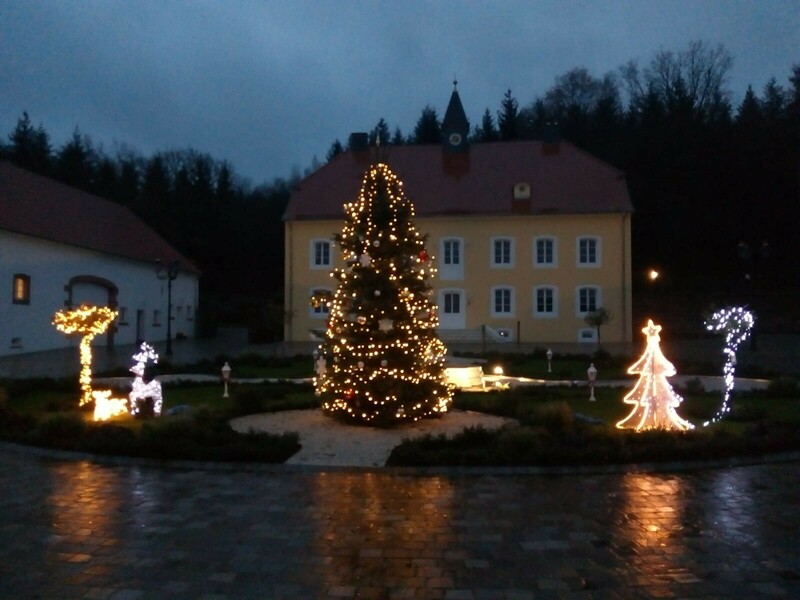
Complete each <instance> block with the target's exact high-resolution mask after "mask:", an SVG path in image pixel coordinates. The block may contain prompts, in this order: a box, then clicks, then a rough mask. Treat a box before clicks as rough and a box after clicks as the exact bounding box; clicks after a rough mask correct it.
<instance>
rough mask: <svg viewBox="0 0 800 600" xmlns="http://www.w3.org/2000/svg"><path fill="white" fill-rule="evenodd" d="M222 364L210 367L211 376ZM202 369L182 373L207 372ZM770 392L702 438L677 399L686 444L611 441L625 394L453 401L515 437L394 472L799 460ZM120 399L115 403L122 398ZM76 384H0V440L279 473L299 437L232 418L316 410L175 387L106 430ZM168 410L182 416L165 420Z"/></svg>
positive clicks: (302, 360)
mask: <svg viewBox="0 0 800 600" xmlns="http://www.w3.org/2000/svg"><path fill="white" fill-rule="evenodd" d="M486 358H487V361H486V363H485V364H486V367H485V370H486V371H489V370H490V369H491V368H492V367H493V366H494V365H496V364H501V365H502V366H503V368H504V371H505V373H506V374H507V375H510V376H525V377H531V378H536V379H553V380H556V379H558V380H568V381H572V380H581V381H582V380H585V369H586V366H587V364H588V360H587V358H586V357H559V358H558V360H557V361H556V360H554V361H553V362H554V364H553V370H552V373H548V372H547V362H546V359H543V357H538V356H537V355H528V356H524V355H512V356H505V357H499V356H497V357H493V356H489V357H486ZM218 362H219V361H215V362H214V364H217V363H218ZM626 364H627V360H622V359H617V360H615V359H612V358H610V357H598V368H599V369H600V372H601V374H602V375H601V376H600V377H599V379H600V380H601V381H602V380H604V379H606V380H611V379H614V380H617V379H622V380H629V381H630V384H631V385H633V383H634V382H635V378H634V377H630V376H626V375H625V373H624V369H625V365H626ZM211 366H212V364H211V362H209V363H208V364H204V363H201V364H198V365H193V366H192V367H191V368H190V369H188V370H189V371H190V372H201V373H202V372H208V373H210V372H213V371H212V370H210V369H211ZM232 366H234V369H235V375H236V376H244V375H245V374H248V375H249V374H252V375H254V376H257V377H265V378H274V379H280V378H298V377H301V376H307V375H310V373H309V371H310V370H311V361H310V360H309V358H308V357H292V358H274V357H272V358H262V357H250V358H249V359H247V360H245V359H244V358H242V357H239V358H238V359H237V360H236V361H233V362H232ZM774 383H775V385H773V386H772V387H771V388H770V390H768V391H761V392H748V393H738V392H737V394H736V395H735V397H734V400H733V411H732V413H731V414H729V415H728V416H726V418H725V419H724V420H723V421H722V422H720V423H717V424H714V425H713V426H711V427H708V428H704V427H702V423H703V421H705V420H707V419H709V418H710V417H711V416H712V415H713V414H714V413H715V411H716V410H717V408H718V407H719V405H720V402H721V394H709V393H706V392H704V391H703V390H702V389H700V388H697V387H696V386H695V387H693V388H691V389H689V390H679V391H680V392H681V393H682V395H683V396H684V398H685V400H684V402H683V403H682V404H681V406H680V407H678V409H677V412H678V414H679V415H680V416H682V417H683V418H685V419H687V420H689V421H690V422H692V423H694V424H695V425H696V429H695V431H693V432H690V433H687V434H681V433H674V432H667V433H664V432H650V433H643V434H636V433H632V432H630V431H622V430H618V429H616V428H615V427H614V425H615V423H616V422H618V421H619V420H621V419H623V418H624V417H625V416H627V415H628V413H629V412H630V410H631V408H632V407H631V405H627V404H624V403H623V402H622V398H623V396H624V395H625V393H626V391H627V388H609V387H603V386H599V387H598V388H597V389H596V392H595V396H596V398H597V401H596V402H590V401H589V399H588V395H589V394H588V390H587V388H586V387H585V386H573V385H548V386H525V387H517V388H514V389H511V390H492V391H489V392H474V393H466V392H458V393H457V394H456V396H455V400H454V407H455V408H458V409H462V410H473V411H478V412H485V413H491V414H497V415H502V416H506V417H511V418H514V419H517V420H518V421H519V423H520V426H519V427H516V428H515V429H513V430H507V431H503V432H481V431H477V432H476V431H467V432H465V433H464V434H462V435H461V436H456V437H455V438H453V439H449V440H448V439H441V438H438V437H436V436H431V437H429V438H427V439H423V440H421V441H415V442H407V443H404V444H403V445H402V446H401V447H399V448H398V449H397V450H396V451H395V453H394V454H393V455H392V458H391V463H392V464H409V465H420V464H430V465H434V464H462V465H469V464H476V465H478V464H512V465H513V464H575V463H595V462H626V461H639V460H671V459H677V458H681V457H682V458H691V457H696V458H702V457H712V456H730V455H734V454H737V453H739V454H741V453H745V454H753V453H759V452H771V451H778V450H786V449H800V399H798V398H800V393H798V386H797V382H796V381H795V380H792V379H782V380H776V381H775V382H774ZM123 393H124V392H120V393H118V394H116V395H123ZM78 398H79V390H78V383H77V380H75V379H72V380H58V381H53V380H23V381H7V382H0V436H2V437H3V438H4V439H9V440H12V441H19V442H22V443H30V444H35V445H45V446H52V447H57V448H65V449H77V450H81V449H83V450H90V451H96V452H101V453H112V454H113V453H119V454H129V455H136V456H155V457H159V458H168V457H173V458H198V459H204V460H261V461H264V460H267V461H272V462H282V461H284V460H285V459H286V458H288V456H290V455H291V454H292V453H293V452H295V451H296V450H297V449H298V448H299V445H298V438H297V436H296V435H294V436H293V437H292V436H289V437H286V436H271V437H270V436H268V435H266V434H259V435H260V436H261V437H256V438H252V437H250V438H248V437H247V436H245V437H242V436H241V435H240V434H236V433H235V432H233V431H232V430H231V429H230V427H229V426H228V421H229V419H230V418H232V417H234V416H238V415H243V414H253V413H262V412H272V411H279V410H291V409H304V408H315V407H317V406H318V405H319V402H318V398H317V397H316V396H315V395H314V393H313V388H312V386H311V385H310V384H308V383H305V384H296V383H291V382H288V381H284V382H278V383H264V384H249V383H247V384H246V383H232V384H231V385H230V397H229V398H223V397H222V386H221V385H220V384H219V383H214V384H188V383H183V384H177V385H168V386H165V388H164V409H163V410H164V415H165V416H163V417H162V418H160V419H149V420H148V419H141V418H133V417H131V416H127V415H125V416H121V417H117V418H115V419H112V420H111V421H109V422H107V423H104V424H96V423H94V422H92V421H91V410H90V409H89V408H85V409H81V410H78V409H77V401H78ZM171 409H173V410H174V409H182V410H179V411H178V414H175V415H173V416H166V415H167V413H168V412H169V411H170V410H171Z"/></svg>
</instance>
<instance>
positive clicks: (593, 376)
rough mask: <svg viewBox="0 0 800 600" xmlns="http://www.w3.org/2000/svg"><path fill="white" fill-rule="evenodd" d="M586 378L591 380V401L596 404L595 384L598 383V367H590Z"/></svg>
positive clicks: (591, 365)
mask: <svg viewBox="0 0 800 600" xmlns="http://www.w3.org/2000/svg"><path fill="white" fill-rule="evenodd" d="M586 377H587V378H588V379H589V401H590V402H594V401H595V400H596V398H595V397H594V383H595V381H597V367H595V366H594V363H592V364H590V365H589V368H588V369H586Z"/></svg>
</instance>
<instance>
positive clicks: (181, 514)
mask: <svg viewBox="0 0 800 600" xmlns="http://www.w3.org/2000/svg"><path fill="white" fill-rule="evenodd" d="M798 476H800V464H799V463H797V462H794V463H784V464H772V465H762V466H750V467H738V468H731V469H709V470H702V471H697V472H680V473H657V474H647V473H638V472H629V473H622V474H607V475H601V474H594V475H580V476H579V475H570V476H556V475H550V476H543V475H509V476H498V475H487V474H482V475H464V474H460V475H459V474H456V473H455V472H454V473H453V474H452V475H437V476H430V475H425V474H421V473H416V474H415V473H414V472H409V471H402V470H401V471H396V470H391V469H385V470H376V471H350V470H344V471H341V470H334V471H330V470H323V469H320V470H316V469H298V468H296V467H295V468H292V467H286V466H274V467H264V468H254V467H250V468H247V467H243V468H241V469H221V468H212V467H210V466H203V465H198V466H197V467H196V468H186V467H184V468H174V467H173V468H169V467H157V466H148V465H146V464H143V463H135V462H132V463H129V464H126V463H123V464H111V463H106V464H103V463H94V462H90V461H85V460H76V461H64V460H55V459H52V458H43V457H38V456H36V455H34V454H31V453H30V452H28V451H19V450H17V449H15V448H13V447H9V446H7V445H6V446H0V489H2V495H0V598H2V599H13V600H24V599H33V598H41V599H51V598H53V599H54V598H70V599H72V598H96V599H101V598H107V599H112V600H135V599H146V598H169V599H175V600H180V599H183V598H187V599H188V598H192V599H207V600H211V599H217V600H221V599H237V600H238V599H247V598H253V599H259V600H262V599H273V598H274V599H278V598H286V599H292V600H298V599H315V598H325V599H328V598H372V599H401V598H429V599H430V598H437V599H447V600H458V599H460V600H464V599H471V600H478V599H503V600H511V599H523V598H537V599H538V598H544V599H550V598H566V599H590V598H607V599H617V598H678V597H681V598H689V597H691V598H797V597H800V544H798V541H799V540H800V528H799V525H798V523H799V522H798V511H799V510H800V492H799V491H798V487H797V481H798Z"/></svg>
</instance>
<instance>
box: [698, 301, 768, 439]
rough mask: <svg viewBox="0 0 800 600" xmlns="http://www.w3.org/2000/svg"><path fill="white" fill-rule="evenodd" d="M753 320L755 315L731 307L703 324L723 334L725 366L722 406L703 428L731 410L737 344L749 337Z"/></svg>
mask: <svg viewBox="0 0 800 600" xmlns="http://www.w3.org/2000/svg"><path fill="white" fill-rule="evenodd" d="M755 320H756V319H755V315H753V313H751V312H750V311H748V310H747V309H745V308H742V307H740V306H733V307H728V308H724V309H722V310H718V311H717V312H715V313H714V314H713V315H711V318H709V319H708V320H706V322H705V325H706V329H707V330H708V331H713V332H714V333H720V332H722V333H724V334H725V348H724V349H723V350H722V352H723V353H724V354H725V365H724V366H723V367H722V376H723V379H724V381H725V394H724V396H723V398H722V406H721V407H720V408H719V410H718V411H717V412H716V414H715V415H714V416H713V417H712V418H711V419H710V420H708V421H705V422H704V423H703V427H708V426H709V425H710V424H712V423H716V422H717V421H719V420H720V419H722V418H723V417H724V416H725V415H726V414H727V413H729V412H730V410H731V406H730V402H731V395H732V394H733V386H734V374H735V373H736V350H737V348H738V347H739V344H741V343H742V342H743V341H745V340H746V339H747V337H748V336H749V335H750V330H751V329H752V328H753V325H754V324H755Z"/></svg>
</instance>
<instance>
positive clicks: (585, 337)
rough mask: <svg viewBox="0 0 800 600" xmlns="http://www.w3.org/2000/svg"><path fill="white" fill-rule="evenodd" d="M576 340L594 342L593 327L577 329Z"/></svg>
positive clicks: (595, 333) (594, 332)
mask: <svg viewBox="0 0 800 600" xmlns="http://www.w3.org/2000/svg"><path fill="white" fill-rule="evenodd" d="M578 341H579V342H581V343H583V344H585V343H588V342H596V341H597V331H595V330H594V329H579V330H578Z"/></svg>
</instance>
